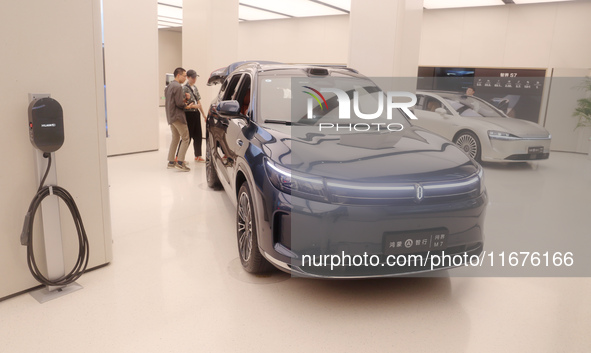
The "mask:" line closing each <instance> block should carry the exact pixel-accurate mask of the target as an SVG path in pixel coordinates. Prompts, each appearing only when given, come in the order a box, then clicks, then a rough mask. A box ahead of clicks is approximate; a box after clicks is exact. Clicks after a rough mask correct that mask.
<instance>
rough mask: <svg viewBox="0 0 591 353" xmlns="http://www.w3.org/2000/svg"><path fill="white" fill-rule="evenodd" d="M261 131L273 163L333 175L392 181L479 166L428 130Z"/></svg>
mask: <svg viewBox="0 0 591 353" xmlns="http://www.w3.org/2000/svg"><path fill="white" fill-rule="evenodd" d="M267 127H268V128H265V129H260V130H263V131H264V132H263V133H261V134H260V135H259V138H261V139H262V141H261V142H262V144H263V146H264V147H263V149H264V150H265V154H266V155H267V156H268V157H269V158H270V159H271V160H272V162H274V163H277V164H280V165H282V166H284V167H287V168H290V169H291V170H296V171H298V172H301V173H305V174H310V175H314V176H321V177H326V178H332V179H340V180H349V181H362V182H376V183H393V182H415V183H416V182H433V181H447V180H457V179H461V178H465V177H468V176H471V175H473V174H474V173H476V172H477V170H478V167H477V164H476V163H475V162H473V161H472V160H471V159H470V158H469V157H467V156H466V154H464V153H463V152H462V151H461V150H460V149H458V148H457V147H456V146H455V145H454V144H453V143H451V142H450V141H448V140H445V139H443V138H442V137H440V136H438V135H435V134H433V133H431V132H429V131H427V130H424V129H422V128H419V127H415V126H412V127H411V126H407V127H405V129H404V130H403V131H402V132H377V131H376V132H353V133H346V134H336V133H322V132H319V131H318V127H307V126H306V127H300V126H282V125H274V126H272V127H269V126H267Z"/></svg>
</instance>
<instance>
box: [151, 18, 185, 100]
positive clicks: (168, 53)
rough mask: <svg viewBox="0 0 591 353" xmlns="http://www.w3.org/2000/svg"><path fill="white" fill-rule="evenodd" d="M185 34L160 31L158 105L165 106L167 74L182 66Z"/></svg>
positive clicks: (166, 30)
mask: <svg viewBox="0 0 591 353" xmlns="http://www.w3.org/2000/svg"><path fill="white" fill-rule="evenodd" d="M182 62H183V33H182V32H180V31H174V30H169V29H159V30H158V105H159V106H164V103H165V100H164V88H165V87H166V74H167V73H169V74H172V73H173V72H174V69H176V68H177V67H179V66H182ZM187 70H188V69H187Z"/></svg>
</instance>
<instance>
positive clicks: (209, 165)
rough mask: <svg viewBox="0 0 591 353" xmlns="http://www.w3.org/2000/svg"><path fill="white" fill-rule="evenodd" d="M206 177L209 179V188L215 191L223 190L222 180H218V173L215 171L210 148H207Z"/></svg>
mask: <svg viewBox="0 0 591 353" xmlns="http://www.w3.org/2000/svg"><path fill="white" fill-rule="evenodd" d="M205 176H206V178H207V186H209V187H210V188H212V189H215V190H219V189H221V187H222V184H221V183H220V178H218V173H217V172H216V171H215V166H214V165H213V160H212V159H211V152H210V151H209V146H207V147H206V148H205Z"/></svg>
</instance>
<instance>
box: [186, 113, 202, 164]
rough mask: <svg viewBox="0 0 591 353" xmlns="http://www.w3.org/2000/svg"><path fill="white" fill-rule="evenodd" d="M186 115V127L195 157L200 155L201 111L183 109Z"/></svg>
mask: <svg viewBox="0 0 591 353" xmlns="http://www.w3.org/2000/svg"><path fill="white" fill-rule="evenodd" d="M185 116H186V117H187V127H188V128H189V136H190V137H191V139H192V140H193V149H194V151H195V157H199V156H201V143H202V140H203V136H202V134H201V113H199V111H198V110H196V111H189V110H187V111H185Z"/></svg>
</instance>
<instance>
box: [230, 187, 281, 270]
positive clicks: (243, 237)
mask: <svg viewBox="0 0 591 353" xmlns="http://www.w3.org/2000/svg"><path fill="white" fill-rule="evenodd" d="M237 201H238V202H237V204H236V236H237V237H236V238H237V241H238V254H239V256H240V262H241V263H242V267H244V270H245V271H246V272H249V273H253V274H258V273H265V272H268V271H269V270H271V269H272V268H273V266H272V265H271V264H270V263H269V262H268V261H267V260H266V259H265V258H264V257H263V255H262V254H261V252H260V251H259V242H258V239H257V228H256V221H255V218H256V217H255V213H254V208H253V203H252V196H251V193H250V188H249V187H248V183H247V182H244V183H242V186H240V190H239V191H238V200H237Z"/></svg>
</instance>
